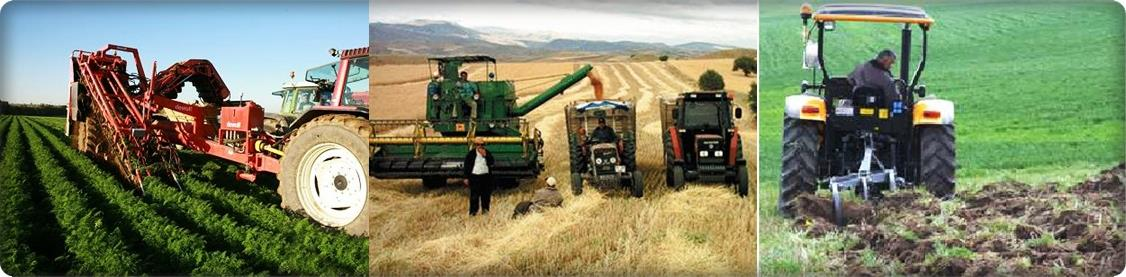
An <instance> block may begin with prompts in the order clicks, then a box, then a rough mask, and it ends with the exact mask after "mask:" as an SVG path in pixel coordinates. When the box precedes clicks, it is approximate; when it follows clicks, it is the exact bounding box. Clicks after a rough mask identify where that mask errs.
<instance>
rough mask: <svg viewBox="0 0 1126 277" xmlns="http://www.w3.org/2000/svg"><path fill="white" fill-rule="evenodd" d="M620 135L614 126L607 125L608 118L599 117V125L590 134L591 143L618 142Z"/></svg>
mask: <svg viewBox="0 0 1126 277" xmlns="http://www.w3.org/2000/svg"><path fill="white" fill-rule="evenodd" d="M616 141H618V135H617V134H616V133H614V128H612V127H610V126H608V125H606V118H605V117H599V118H598V127H595V128H594V132H593V133H591V134H590V142H591V143H599V142H616Z"/></svg>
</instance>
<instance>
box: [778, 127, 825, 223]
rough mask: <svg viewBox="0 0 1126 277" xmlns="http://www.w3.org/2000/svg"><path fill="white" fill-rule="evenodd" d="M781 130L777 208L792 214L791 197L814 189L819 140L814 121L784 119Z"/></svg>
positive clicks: (789, 214) (788, 215) (785, 214)
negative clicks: (779, 183)
mask: <svg viewBox="0 0 1126 277" xmlns="http://www.w3.org/2000/svg"><path fill="white" fill-rule="evenodd" d="M784 124H785V125H784V127H783V130H782V139H783V141H782V183H781V186H782V187H781V193H779V194H778V210H779V212H781V213H782V215H783V216H785V217H790V216H792V214H791V212H792V211H793V208H794V206H793V205H794V203H793V200H794V198H797V196H798V195H800V194H802V193H814V192H816V191H817V150H818V143H819V141H820V140H821V135H820V134H819V131H818V128H817V125H816V123H813V122H809V121H802V120H799V119H792V118H787V119H785V121H784Z"/></svg>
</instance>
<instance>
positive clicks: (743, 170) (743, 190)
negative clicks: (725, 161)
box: [735, 165, 750, 197]
mask: <svg viewBox="0 0 1126 277" xmlns="http://www.w3.org/2000/svg"><path fill="white" fill-rule="evenodd" d="M737 170H738V171H736V172H735V179H736V183H735V192H737V193H739V197H747V194H749V193H750V185H749V183H750V180H749V177H748V176H747V166H746V165H743V166H740V167H739V169H737Z"/></svg>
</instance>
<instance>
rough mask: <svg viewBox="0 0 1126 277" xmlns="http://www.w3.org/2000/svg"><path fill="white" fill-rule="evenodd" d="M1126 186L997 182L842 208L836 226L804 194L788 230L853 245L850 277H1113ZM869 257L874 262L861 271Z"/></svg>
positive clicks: (1120, 264) (827, 206)
mask: <svg viewBox="0 0 1126 277" xmlns="http://www.w3.org/2000/svg"><path fill="white" fill-rule="evenodd" d="M1124 180H1126V164H1120V165H1118V166H1116V167H1114V168H1112V169H1108V170H1104V171H1103V172H1101V173H1100V174H1098V175H1096V176H1093V177H1090V178H1088V179H1087V180H1085V181H1083V182H1081V183H1079V184H1077V185H1075V186H1072V187H1070V188H1069V189H1066V190H1062V191H1061V190H1059V189H1058V187H1060V186H1058V184H1050V183H1049V184H1043V185H1039V186H1030V185H1028V184H1023V183H1017V182H1000V183H993V184H988V185H985V186H983V187H982V189H981V190H980V191H977V192H973V193H967V194H963V195H959V196H958V197H957V199H955V200H951V201H947V202H945V203H944V202H942V201H941V200H939V199H937V198H935V197H933V196H931V195H930V194H928V193H926V192H924V191H922V190H919V191H915V190H901V191H899V192H895V193H891V194H888V196H887V197H886V198H884V199H882V200H880V201H879V202H874V203H864V202H862V201H856V200H852V201H849V202H846V203H845V206H844V209H845V217H846V218H847V220H846V221H847V224H846V225H845V226H841V227H838V226H836V225H835V224H833V223H832V222H833V221H832V215H833V209H832V207H833V206H832V201H831V200H830V199H827V198H826V197H818V196H813V195H803V196H800V197H799V198H798V199H797V201H798V202H797V203H798V204H797V220H796V221H795V222H794V224H793V226H794V228H797V229H799V230H804V231H805V234H806V235H807V236H810V237H820V236H823V235H825V234H828V233H831V232H841V233H843V234H846V235H848V236H849V237H853V238H855V239H854V242H855V243H845V247H843V249H841V250H840V251H841V252H842V253H840V254H841V257H844V259H845V260H844V263H843V264H844V266H845V268H844V269H843V271H841V272H845V273H847V274H848V275H855V276H882V275H888V274H903V273H906V274H923V275H943V276H950V275H963V276H986V275H1015V276H1044V275H1069V276H1112V275H1115V274H1118V273H1119V272H1120V271H1122V269H1123V268H1124V267H1126V220H1124V219H1126V211H1124V210H1123V208H1122V207H1123V206H1124V203H1123V201H1126V186H1124V185H1123V181H1124ZM865 251H872V252H874V253H876V256H877V257H878V261H877V262H875V263H873V262H871V261H868V262H867V263H866V262H865V260H864V259H862V258H861V257H862V253H864V252H865ZM889 262H890V263H889ZM889 264H893V265H895V266H889Z"/></svg>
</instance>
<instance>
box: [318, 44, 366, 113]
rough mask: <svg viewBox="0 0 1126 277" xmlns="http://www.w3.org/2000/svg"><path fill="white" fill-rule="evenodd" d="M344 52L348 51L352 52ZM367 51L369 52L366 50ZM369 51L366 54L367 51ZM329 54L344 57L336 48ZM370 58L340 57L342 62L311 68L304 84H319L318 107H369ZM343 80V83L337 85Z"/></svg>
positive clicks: (362, 56) (363, 56)
mask: <svg viewBox="0 0 1126 277" xmlns="http://www.w3.org/2000/svg"><path fill="white" fill-rule="evenodd" d="M353 50H355V49H352V50H345V52H348V51H353ZM363 50H366V49H363ZM364 52H366V51H364ZM330 53H331V54H332V55H333V56H341V55H343V54H338V53H337V52H336V50H335V49H333V50H331V51H330ZM368 75H369V74H368V56H367V55H366V54H364V55H349V56H341V59H340V60H339V61H336V62H333V63H329V64H325V65H321V66H318V67H314V68H311V69H309V70H307V71H306V72H305V82H308V83H312V84H316V85H317V88H316V93H315V94H314V100H315V101H314V102H316V103H317V106H352V107H363V108H367V107H368ZM338 80H343V82H337V81H338Z"/></svg>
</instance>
